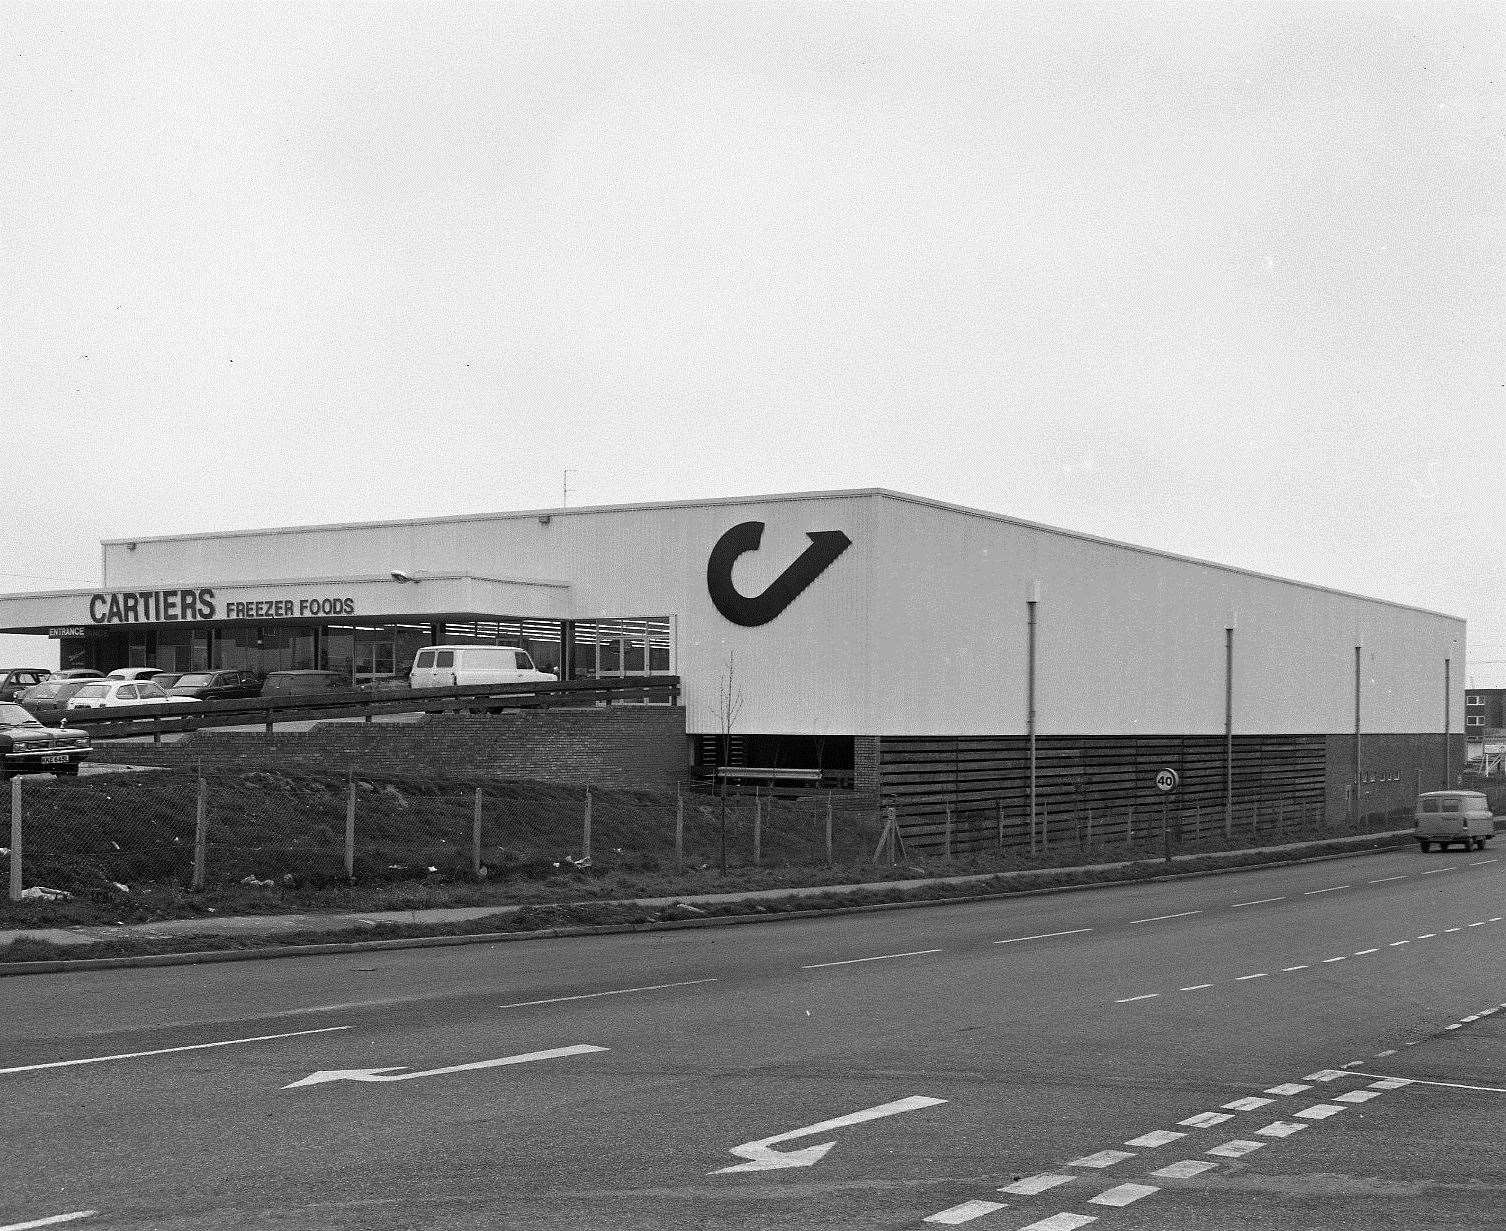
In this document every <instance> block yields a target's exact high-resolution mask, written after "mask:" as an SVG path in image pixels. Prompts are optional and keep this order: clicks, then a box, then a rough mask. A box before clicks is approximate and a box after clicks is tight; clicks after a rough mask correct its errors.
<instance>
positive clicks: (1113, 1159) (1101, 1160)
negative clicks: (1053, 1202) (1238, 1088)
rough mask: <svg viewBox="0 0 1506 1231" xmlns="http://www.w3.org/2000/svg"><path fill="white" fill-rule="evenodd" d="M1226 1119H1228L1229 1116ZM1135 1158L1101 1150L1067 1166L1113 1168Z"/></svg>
mask: <svg viewBox="0 0 1506 1231" xmlns="http://www.w3.org/2000/svg"><path fill="white" fill-rule="evenodd" d="M1224 1118H1225V1119H1228V1117H1227V1116H1225V1117H1224ZM1134 1157H1135V1156H1134V1155H1133V1154H1132V1153H1130V1151H1128V1150H1099V1151H1098V1153H1096V1154H1086V1155H1084V1156H1083V1157H1082V1158H1074V1159H1073V1160H1072V1161H1071V1162H1070V1163H1068V1164H1067V1166H1069V1167H1112V1166H1113V1165H1114V1164H1115V1163H1122V1162H1123V1161H1124V1160H1125V1159H1127V1158H1134Z"/></svg>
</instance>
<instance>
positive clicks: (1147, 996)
mask: <svg viewBox="0 0 1506 1231" xmlns="http://www.w3.org/2000/svg"><path fill="white" fill-rule="evenodd" d="M1160 994H1161V993H1160V992H1146V993H1145V995H1143V996H1126V997H1125V998H1124V999H1123V1000H1116V1001H1114V1003H1115V1004H1134V1003H1135V1001H1137V1000H1154V999H1155V998H1156V997H1157V996H1159V995H1160Z"/></svg>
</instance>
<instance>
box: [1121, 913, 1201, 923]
mask: <svg viewBox="0 0 1506 1231" xmlns="http://www.w3.org/2000/svg"><path fill="white" fill-rule="evenodd" d="M1202 913H1203V912H1202V911H1200V910H1184V911H1181V912H1180V913H1178V914H1175V915H1152V916H1151V917H1150V918H1149V919H1131V920H1130V922H1131V923H1160V922H1161V921H1162V920H1164V919H1187V918H1190V917H1191V916H1193V915H1201V914H1202Z"/></svg>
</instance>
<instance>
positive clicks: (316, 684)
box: [173, 671, 356, 697]
mask: <svg viewBox="0 0 1506 1231" xmlns="http://www.w3.org/2000/svg"><path fill="white" fill-rule="evenodd" d="M354 688H356V685H355V684H352V683H351V682H350V676H348V675H346V674H344V673H343V672H340V671H274V672H272V673H271V674H270V675H269V676H267V678H266V679H265V680H264V681H263V682H262V686H261V695H262V696H264V697H296V696H299V695H300V694H302V693H310V692H335V691H339V690H344V691H346V692H349V691H351V690H352V689H354ZM173 691H174V692H176V691H177V689H174V690H173Z"/></svg>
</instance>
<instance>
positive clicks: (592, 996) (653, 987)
mask: <svg viewBox="0 0 1506 1231" xmlns="http://www.w3.org/2000/svg"><path fill="white" fill-rule="evenodd" d="M716 981H717V980H715V979H687V980H686V981H685V982H683V983H649V984H646V985H644V986H643V987H619V988H616V989H614V990H613V991H610V992H583V993H581V994H580V995H579V996H552V997H550V998H549V999H548V1000H514V1001H513V1002H512V1003H511V1004H499V1005H498V1006H497V1008H499V1009H528V1008H532V1007H533V1006H534V1005H540V1004H565V1003H566V1002H567V1001H571V1000H597V999H599V998H601V997H602V996H626V995H627V994H628V993H629V992H662V991H665V990H666V989H668V988H671V987H695V986H696V985H697V984H699V983H715V982H716Z"/></svg>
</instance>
